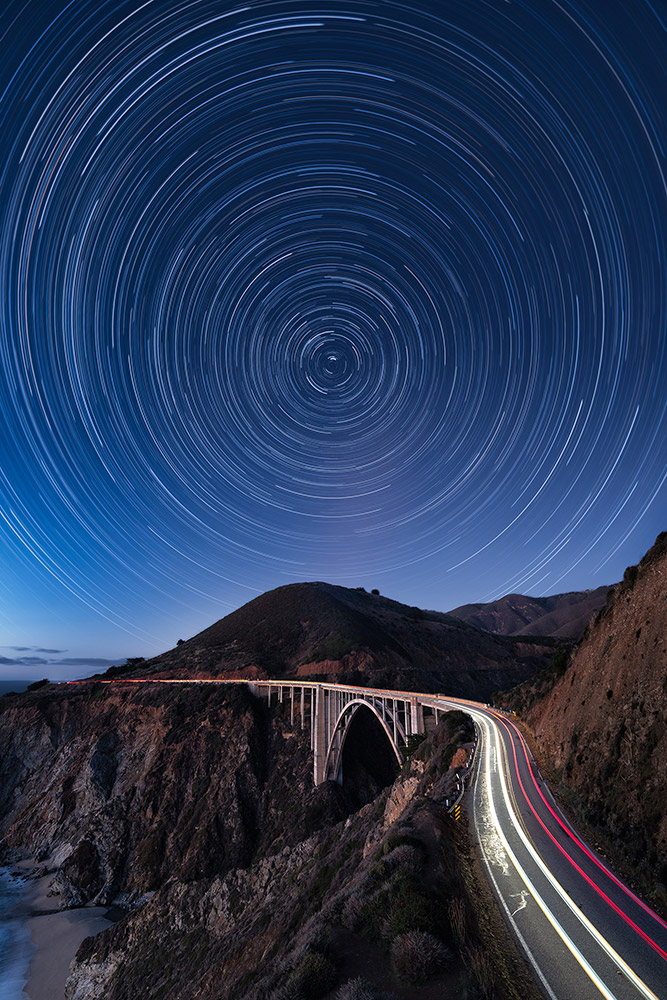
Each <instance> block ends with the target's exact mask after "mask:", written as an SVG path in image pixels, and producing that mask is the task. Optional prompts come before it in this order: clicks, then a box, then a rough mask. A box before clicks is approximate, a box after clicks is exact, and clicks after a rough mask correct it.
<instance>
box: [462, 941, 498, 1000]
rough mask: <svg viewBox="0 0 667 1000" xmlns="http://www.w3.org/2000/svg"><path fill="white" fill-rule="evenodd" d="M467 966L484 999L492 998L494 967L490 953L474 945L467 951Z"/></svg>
mask: <svg viewBox="0 0 667 1000" xmlns="http://www.w3.org/2000/svg"><path fill="white" fill-rule="evenodd" d="M466 964H467V965H468V967H469V968H470V971H471V972H472V974H473V977H474V979H475V982H476V984H477V988H478V990H479V992H480V994H481V996H482V997H484V998H487V997H492V996H493V993H494V989H493V967H492V965H491V959H490V958H489V955H488V952H486V951H484V949H483V948H480V947H479V946H478V945H473V946H471V947H470V948H467V949H466Z"/></svg>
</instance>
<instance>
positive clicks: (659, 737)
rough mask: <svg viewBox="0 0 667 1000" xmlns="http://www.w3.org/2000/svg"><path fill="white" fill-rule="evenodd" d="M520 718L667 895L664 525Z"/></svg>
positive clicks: (587, 809)
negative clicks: (558, 673)
mask: <svg viewBox="0 0 667 1000" xmlns="http://www.w3.org/2000/svg"><path fill="white" fill-rule="evenodd" d="M528 721H529V722H530V724H531V725H532V726H533V728H534V730H535V732H536V735H537V737H538V740H539V742H540V743H541V744H542V746H543V748H544V749H545V751H546V752H547V754H548V755H549V757H550V758H551V759H552V761H553V763H554V765H555V766H556V767H557V768H558V769H559V771H560V772H561V774H562V780H563V782H564V783H565V784H566V785H567V786H568V787H569V788H570V789H571V790H572V794H573V796H574V797H575V801H577V802H578V803H579V805H580V807H581V809H582V811H583V814H584V816H585V818H586V819H587V820H588V822H589V823H590V824H591V825H592V826H593V827H595V828H597V829H599V830H600V831H602V832H603V833H604V834H606V835H607V836H608V837H609V838H611V839H612V841H613V842H614V843H615V844H616V845H617V847H618V849H619V851H620V852H622V854H624V855H625V857H627V859H628V860H629V861H630V862H631V863H632V864H633V866H634V867H635V868H636V869H639V870H640V871H641V870H643V871H644V873H645V874H646V875H648V876H649V877H650V879H651V881H652V882H653V883H654V885H655V881H656V879H657V880H658V883H659V887H658V891H662V892H663V893H664V899H665V901H667V794H666V792H665V790H666V789H667V533H663V534H662V535H660V536H659V537H658V539H657V541H656V543H655V545H654V546H653V548H652V549H650V550H649V552H648V553H647V554H646V555H645V556H644V558H643V559H642V560H641V562H640V563H639V565H638V566H632V567H630V568H628V569H627V570H626V573H625V579H624V581H623V582H622V583H620V584H619V585H618V586H617V587H616V588H614V590H613V591H612V592H611V593H610V596H609V599H608V601H607V604H606V605H605V607H604V608H603V609H602V611H601V612H600V613H599V614H598V616H597V618H596V620H595V621H594V622H593V623H592V624H591V626H590V627H589V629H588V631H587V632H586V634H585V635H584V638H583V640H582V642H581V644H580V645H579V647H578V649H577V651H576V653H575V655H574V656H573V657H572V659H571V662H570V663H569V666H568V667H567V669H566V670H565V671H564V673H562V675H561V676H560V677H559V678H558V679H557V680H556V682H555V684H554V685H553V687H552V689H551V691H550V692H549V693H548V694H547V695H546V696H545V697H543V698H541V699H538V700H537V701H536V702H535V703H534V704H533V706H532V708H530V710H529V712H528ZM660 885H661V886H662V889H660Z"/></svg>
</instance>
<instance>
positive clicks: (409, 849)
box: [385, 844, 424, 874]
mask: <svg viewBox="0 0 667 1000" xmlns="http://www.w3.org/2000/svg"><path fill="white" fill-rule="evenodd" d="M385 863H386V864H387V865H389V867H390V868H392V869H397V868H400V869H401V870H405V871H408V872H413V873H414V874H417V873H418V872H420V871H421V870H422V868H423V867H424V855H423V852H422V851H421V850H420V849H419V848H418V847H413V845H412V844H400V845H399V846H398V847H395V848H394V850H393V851H391V852H390V853H389V854H388V855H387V856H386V858H385Z"/></svg>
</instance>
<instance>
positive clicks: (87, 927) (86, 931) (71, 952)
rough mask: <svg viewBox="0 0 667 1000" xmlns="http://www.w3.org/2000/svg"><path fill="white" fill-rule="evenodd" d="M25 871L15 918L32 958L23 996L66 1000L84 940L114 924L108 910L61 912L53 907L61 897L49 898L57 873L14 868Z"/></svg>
mask: <svg viewBox="0 0 667 1000" xmlns="http://www.w3.org/2000/svg"><path fill="white" fill-rule="evenodd" d="M14 867H15V870H23V871H24V872H25V876H26V878H27V879H28V880H29V881H27V884H26V887H25V892H24V894H23V896H22V898H21V900H20V901H19V902H18V904H17V906H16V908H15V910H14V916H15V917H16V918H17V919H18V920H20V921H21V923H22V924H23V925H24V927H25V928H26V929H27V931H28V933H29V935H30V940H31V943H32V949H33V950H32V954H31V956H30V960H29V964H28V968H27V970H26V980H25V983H24V986H23V995H24V996H25V997H27V998H28V1000H64V995H65V983H66V981H67V977H68V975H69V967H70V964H71V962H72V960H73V959H74V956H75V955H76V953H77V951H78V949H79V945H80V944H81V942H82V941H83V940H84V938H86V937H89V936H90V935H95V934H99V933H100V932H101V931H103V930H106V929H107V928H108V927H110V926H111V924H112V923H113V921H112V920H110V919H109V918H108V917H107V916H106V914H107V913H108V912H109V907H108V906H82V907H77V908H76V909H71V910H60V909H58V908H57V905H55V904H54V900H57V899H58V897H57V896H56V897H52V896H49V895H48V890H49V885H50V883H51V881H52V880H53V876H54V874H55V872H53V871H51V872H49V874H46V875H39V876H37V877H36V878H35V877H33V876H31V871H34V870H35V869H37V870H39V868H40V867H41V868H43V866H39V865H35V864H31V863H30V862H22V863H19V864H17V865H15V866H14Z"/></svg>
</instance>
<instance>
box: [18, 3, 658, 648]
mask: <svg viewBox="0 0 667 1000" xmlns="http://www.w3.org/2000/svg"><path fill="white" fill-rule="evenodd" d="M1 30H2V31H3V32H4V35H3V40H2V47H3V66H2V69H0V92H1V95H2V96H1V99H0V137H1V141H2V150H3V158H2V163H1V169H2V173H1V175H0V178H1V179H0V210H1V212H2V229H1V231H0V241H1V242H0V310H1V312H0V317H1V319H0V324H1V325H0V359H1V364H2V370H1V371H0V396H1V398H2V418H1V419H2V438H1V440H0V457H1V468H0V503H1V514H2V520H1V521H0V567H1V568H2V581H0V595H2V605H3V608H2V615H1V616H0V620H1V622H2V635H4V636H6V639H5V641H6V642H7V644H8V645H11V644H15V643H25V644H26V645H36V644H40V643H42V644H44V643H45V644H48V645H52V644H53V643H54V642H56V643H58V644H59V645H62V644H63V642H64V641H65V640H66V641H67V642H68V643H70V645H69V646H68V648H70V649H75V647H76V648H77V649H81V648H83V647H84V646H85V648H86V650H89V651H91V652H92V651H94V652H95V653H96V654H99V655H103V656H104V655H107V653H108V652H109V650H111V652H112V655H114V654H115V652H116V651H117V650H121V648H122V649H127V650H130V651H132V652H135V651H136V652H144V651H147V652H157V651H159V650H160V649H163V648H166V647H167V646H169V645H172V644H173V642H174V641H175V638H176V633H177V634H178V635H184V636H187V635H189V634H192V633H193V632H194V631H196V630H198V629H199V628H202V627H204V626H206V625H207V624H209V623H210V622H211V621H213V620H215V618H218V617H220V616H221V615H222V614H224V613H226V612H227V611H229V610H231V608H233V607H236V606H238V605H239V604H241V603H244V602H245V601H246V600H248V599H250V598H251V597H252V596H254V595H255V594H256V593H258V592H261V591H263V590H266V589H269V588H270V587H272V586H277V585H279V584H281V583H286V582H290V581H293V580H303V579H325V580H329V581H332V582H339V583H343V584H345V585H348V586H356V585H366V586H367V587H369V588H370V587H373V586H379V587H380V588H381V589H382V591H383V592H384V593H387V594H389V595H390V596H394V597H396V598H398V599H401V600H404V601H406V602H407V603H409V604H419V605H421V606H426V607H436V608H438V609H441V610H447V609H448V608H450V607H453V606H455V605H457V604H460V603H462V601H463V600H488V599H491V598H493V597H496V596H499V595H501V594H503V593H507V592H509V591H513V590H518V591H521V592H529V593H533V594H546V593H554V592H557V591H559V590H561V591H562V590H567V589H580V588H584V587H594V586H598V585H600V584H602V583H607V582H609V583H611V582H613V581H614V580H615V579H617V578H618V577H619V576H621V575H622V572H623V567H624V566H625V565H626V564H627V563H630V562H636V561H637V560H638V558H639V557H640V556H641V555H642V554H643V552H644V551H645V549H646V548H648V546H649V545H650V544H651V543H652V541H653V539H654V537H655V535H656V534H657V532H658V531H659V530H662V529H663V528H664V527H665V523H664V514H665V467H666V464H667V463H666V461H665V459H666V457H667V448H666V445H665V440H666V426H665V425H666V420H665V409H666V406H667V391H666V390H667V371H666V365H665V347H666V341H665V316H666V312H667V310H666V309H665V281H664V277H665V275H664V268H665V247H664V231H665V230H664V221H665V186H664V176H663V173H662V168H663V148H662V144H663V142H664V132H663V131H662V128H663V124H662V122H663V119H662V111H661V99H662V98H663V97H664V78H663V76H662V72H663V71H662V65H661V58H660V50H661V45H664V34H663V32H664V26H663V24H662V22H661V20H660V16H659V12H658V7H657V6H656V5H655V4H652V3H649V2H644V0H633V2H623V3H621V2H617V0H609V2H605V3H604V4H599V3H595V2H592V0H591V2H583V0H560V2H556V0H525V2H521V0H516V2H507V0H465V2H464V0H461V2H457V0H440V2H412V0H406V2H398V0H383V2H381V3H380V2H373V0H370V2H367V3H363V2H361V0H349V2H348V0H331V2H326V3H321V2H316V0H280V2H277V0H250V2H248V3H245V4H243V5H233V4H228V3H224V2H223V3H221V2H216V3H211V2H203V0H192V2H172V0H159V2H150V0H149V2H145V3H141V2H137V0H134V2H131V3H120V4H118V3H116V2H114V3H100V2H99V0H96V2H95V3H92V2H86V0H81V2H77V3H69V4H67V3H65V2H62V3H29V4H26V3H17V2H11V3H10V4H9V7H8V13H6V15H5V17H4V19H3V24H2V29H1ZM174 630H176V633H175V631H174ZM128 633H129V635H128Z"/></svg>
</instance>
